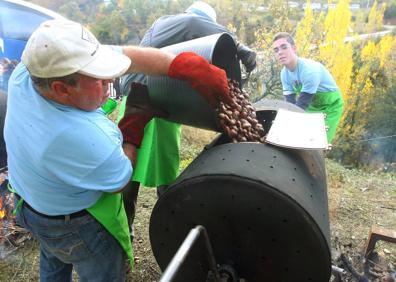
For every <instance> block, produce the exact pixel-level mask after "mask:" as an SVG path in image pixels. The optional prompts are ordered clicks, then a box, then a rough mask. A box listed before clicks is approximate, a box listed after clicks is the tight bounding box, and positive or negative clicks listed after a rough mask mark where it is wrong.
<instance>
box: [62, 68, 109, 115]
mask: <svg viewBox="0 0 396 282" xmlns="http://www.w3.org/2000/svg"><path fill="white" fill-rule="evenodd" d="M112 82H113V80H112V79H106V80H103V79H97V78H92V77H88V76H86V75H83V74H79V75H78V81H77V85H76V86H74V87H72V89H70V92H69V102H70V104H71V105H73V106H75V107H76V108H79V109H82V110H86V111H93V110H96V109H97V108H99V107H100V106H102V105H103V104H104V103H105V102H106V100H107V99H108V98H109V95H110V90H109V83H112Z"/></svg>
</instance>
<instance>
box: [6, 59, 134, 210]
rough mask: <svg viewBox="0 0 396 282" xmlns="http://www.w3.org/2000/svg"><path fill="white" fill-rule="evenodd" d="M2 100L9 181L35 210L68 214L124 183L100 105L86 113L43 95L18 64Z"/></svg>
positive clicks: (127, 166)
mask: <svg viewBox="0 0 396 282" xmlns="http://www.w3.org/2000/svg"><path fill="white" fill-rule="evenodd" d="M7 104H8V105H7V107H8V109H7V114H6V120H5V128H4V137H5V141H6V147H7V153H8V171H9V181H10V183H11V185H12V187H13V188H14V189H15V190H16V191H17V193H18V194H19V195H20V196H21V197H22V198H23V199H24V200H25V201H26V202H27V203H29V204H30V205H31V206H32V207H33V208H34V209H36V210H37V211H39V212H41V213H44V214H47V215H61V214H70V213H73V212H76V211H79V210H82V209H85V208H88V207H90V206H92V205H93V204H94V203H95V202H96V201H97V200H98V198H99V197H100V196H101V195H102V193H103V192H114V191H117V190H119V189H121V188H122V187H124V186H125V185H126V183H127V182H128V181H129V179H130V177H131V174H132V166H131V163H130V161H129V159H128V158H127V157H126V156H125V154H124V152H123V149H122V137H121V132H120V131H119V129H118V127H117V126H116V125H115V124H114V123H113V122H112V121H110V120H109V119H108V118H107V117H106V116H105V114H104V112H103V111H102V110H101V109H100V108H99V109H97V110H95V111H91V112H87V111H83V110H79V109H77V108H74V107H69V106H65V105H61V104H58V103H56V102H54V101H51V100H48V99H46V98H44V97H43V96H41V95H40V94H39V93H38V92H37V91H36V90H35V89H34V88H33V84H32V81H31V79H30V76H29V73H28V71H27V69H26V67H25V66H24V65H23V64H22V63H20V64H19V65H18V66H17V68H16V69H15V71H14V72H13V73H12V75H11V78H10V83H9V92H8V101H7Z"/></svg>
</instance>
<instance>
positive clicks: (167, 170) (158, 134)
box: [117, 96, 181, 187]
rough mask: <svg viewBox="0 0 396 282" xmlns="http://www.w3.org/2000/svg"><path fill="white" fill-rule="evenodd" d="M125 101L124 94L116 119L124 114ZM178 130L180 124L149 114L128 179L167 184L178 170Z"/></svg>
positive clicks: (175, 175) (143, 183) (150, 183)
mask: <svg viewBox="0 0 396 282" xmlns="http://www.w3.org/2000/svg"><path fill="white" fill-rule="evenodd" d="M125 103H126V96H125V97H124V98H123V101H122V103H121V105H120V109H119V115H118V119H117V122H118V121H119V120H120V119H121V118H122V117H123V116H124V113H125ZM180 134H181V125H180V124H177V123H173V122H169V121H166V120H163V119H160V118H153V119H152V120H151V121H150V122H149V123H148V124H147V125H146V127H145V129H144V138H143V141H142V144H141V146H140V148H139V150H138V152H137V161H136V165H135V167H134V169H133V176H132V180H133V181H137V182H140V183H141V184H142V185H143V186H146V187H157V186H160V185H169V184H171V183H172V182H173V181H174V180H175V179H176V177H177V175H178V173H179V165H180V154H179V151H180Z"/></svg>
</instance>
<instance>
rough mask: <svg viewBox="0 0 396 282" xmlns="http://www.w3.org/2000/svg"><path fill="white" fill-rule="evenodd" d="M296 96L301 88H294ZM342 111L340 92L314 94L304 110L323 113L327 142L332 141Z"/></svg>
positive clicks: (342, 104)
mask: <svg viewBox="0 0 396 282" xmlns="http://www.w3.org/2000/svg"><path fill="white" fill-rule="evenodd" d="M294 91H295V92H296V93H297V95H300V92H301V87H298V88H297V87H296V88H294ZM343 109H344V101H343V99H342V94H341V92H340V91H333V92H317V93H315V94H314V97H313V100H312V102H311V104H310V105H309V106H308V108H307V109H306V111H307V112H309V113H319V112H320V113H325V114H326V119H325V124H326V126H327V127H328V131H327V142H329V143H331V141H332V140H333V138H334V136H335V134H336V130H337V126H338V124H339V122H340V120H341V116H342V111H343Z"/></svg>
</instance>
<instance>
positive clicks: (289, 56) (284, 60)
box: [272, 38, 297, 69]
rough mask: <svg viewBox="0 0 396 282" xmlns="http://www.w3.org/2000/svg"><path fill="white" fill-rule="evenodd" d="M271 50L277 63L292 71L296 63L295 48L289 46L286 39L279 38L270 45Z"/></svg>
mask: <svg viewBox="0 0 396 282" xmlns="http://www.w3.org/2000/svg"><path fill="white" fill-rule="evenodd" d="M272 50H273V51H274V53H275V56H276V58H277V59H278V61H279V63H280V64H282V65H284V66H285V67H287V68H289V69H293V68H294V67H295V64H296V62H297V54H296V46H294V45H291V44H290V43H289V42H288V41H287V39H286V38H280V39H278V40H276V41H275V42H274V43H272Z"/></svg>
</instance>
